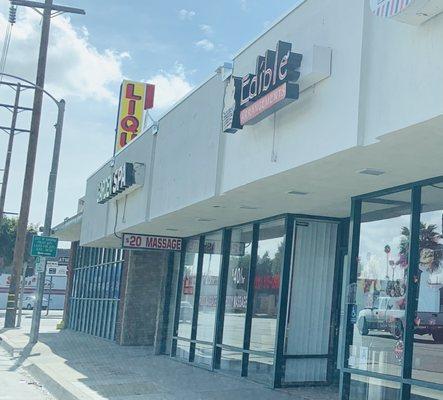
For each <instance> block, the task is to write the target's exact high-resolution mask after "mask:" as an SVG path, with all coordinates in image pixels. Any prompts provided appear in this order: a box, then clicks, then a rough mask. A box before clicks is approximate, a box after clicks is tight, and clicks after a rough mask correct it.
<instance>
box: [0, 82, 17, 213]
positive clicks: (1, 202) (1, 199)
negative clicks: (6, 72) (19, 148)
mask: <svg viewBox="0 0 443 400" xmlns="http://www.w3.org/2000/svg"><path fill="white" fill-rule="evenodd" d="M20 92H21V85H20V83H18V84H17V87H16V92H15V101H14V109H13V111H12V122H11V130H10V131H9V140H8V150H7V153H6V160H5V169H4V170H3V182H2V190H1V192H0V221H1V220H2V219H3V214H4V212H5V200H6V189H7V187H8V180H9V168H10V166H11V157H12V147H13V145H14V136H15V127H16V124H17V115H18V105H19V101H20Z"/></svg>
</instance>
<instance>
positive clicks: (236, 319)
mask: <svg viewBox="0 0 443 400" xmlns="http://www.w3.org/2000/svg"><path fill="white" fill-rule="evenodd" d="M251 247H252V226H245V227H240V228H235V229H233V230H232V236H231V249H230V250H231V251H230V257H229V270H228V281H227V287H226V305H225V321H224V328H223V343H224V344H227V345H229V346H234V347H239V348H243V336H244V331H245V318H246V306H247V302H248V278H249V267H250V263H251ZM228 356H229V353H228V354H227V355H226V357H228ZM235 357H236V356H235Z"/></svg>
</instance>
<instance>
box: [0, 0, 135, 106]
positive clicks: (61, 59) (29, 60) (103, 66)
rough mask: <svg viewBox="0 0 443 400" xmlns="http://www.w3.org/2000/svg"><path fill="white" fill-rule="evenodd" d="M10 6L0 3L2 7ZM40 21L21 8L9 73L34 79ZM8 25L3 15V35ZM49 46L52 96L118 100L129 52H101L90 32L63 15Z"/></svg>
mask: <svg viewBox="0 0 443 400" xmlns="http://www.w3.org/2000/svg"><path fill="white" fill-rule="evenodd" d="M7 3H9V2H7V1H6V0H0V6H1V7H2V8H3V7H5V6H6V4H7ZM40 22H41V17H40V16H39V15H38V14H37V13H36V12H35V11H33V10H31V9H28V8H24V7H21V8H19V12H18V20H17V23H16V24H15V25H14V28H13V31H12V38H11V45H10V48H9V54H8V59H7V64H6V69H5V71H6V72H8V71H9V72H13V73H14V74H16V75H19V76H22V77H25V78H28V79H30V80H34V79H35V73H36V65H37V59H38V43H39V41H40V31H41V25H40ZM6 24H7V20H6V17H5V15H2V14H0V32H4V30H5V28H6ZM49 43H50V44H49V49H48V62H47V73H46V86H47V89H48V90H49V91H50V92H51V93H53V94H54V95H55V96H56V97H64V98H66V97H76V98H79V99H81V100H87V99H94V100H99V101H100V100H107V101H110V102H111V103H115V102H116V101H117V99H116V93H118V87H119V84H120V81H121V80H122V79H123V74H122V60H124V59H127V58H129V57H130V55H129V53H128V52H122V53H119V52H117V51H114V50H109V49H108V50H104V51H100V50H98V49H97V48H95V47H94V46H93V45H92V44H91V43H90V41H89V33H88V30H87V29H86V28H85V27H83V28H81V29H75V28H74V27H73V26H72V24H71V22H70V19H69V17H64V16H59V17H57V18H54V19H53V20H52V23H51V36H50V41H49ZM24 55H26V56H24Z"/></svg>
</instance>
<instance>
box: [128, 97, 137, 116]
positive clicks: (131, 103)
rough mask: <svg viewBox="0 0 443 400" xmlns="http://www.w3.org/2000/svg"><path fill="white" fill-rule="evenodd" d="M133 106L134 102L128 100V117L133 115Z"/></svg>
mask: <svg viewBox="0 0 443 400" xmlns="http://www.w3.org/2000/svg"><path fill="white" fill-rule="evenodd" d="M135 105H136V102H135V100H130V101H129V105H128V114H129V115H134V114H135Z"/></svg>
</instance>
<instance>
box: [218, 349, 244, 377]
mask: <svg viewBox="0 0 443 400" xmlns="http://www.w3.org/2000/svg"><path fill="white" fill-rule="evenodd" d="M242 357H243V352H242V351H241V350H239V351H233V350H224V349H223V350H222V352H221V359H220V369H222V370H225V371H230V372H235V373H236V375H240V374H241V369H242Z"/></svg>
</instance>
